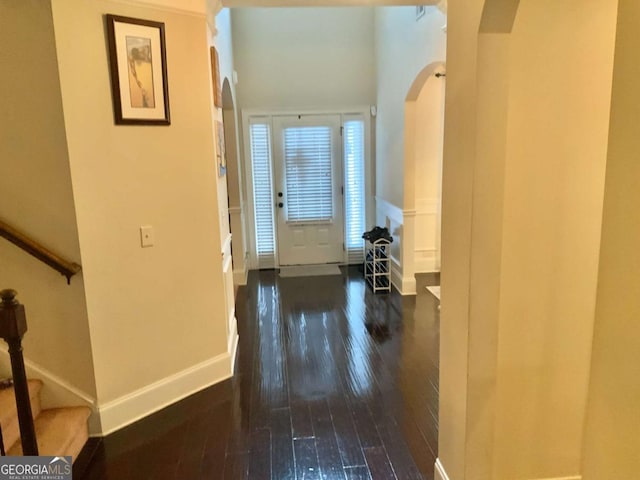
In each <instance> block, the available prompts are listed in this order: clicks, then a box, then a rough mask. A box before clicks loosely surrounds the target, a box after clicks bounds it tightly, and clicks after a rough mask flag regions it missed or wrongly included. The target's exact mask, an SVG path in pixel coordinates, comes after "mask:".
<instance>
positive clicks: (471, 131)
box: [438, 0, 490, 480]
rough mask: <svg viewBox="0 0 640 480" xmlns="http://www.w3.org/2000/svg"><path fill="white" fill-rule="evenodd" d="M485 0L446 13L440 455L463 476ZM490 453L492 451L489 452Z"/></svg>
mask: <svg viewBox="0 0 640 480" xmlns="http://www.w3.org/2000/svg"><path fill="white" fill-rule="evenodd" d="M483 6H484V0H464V1H463V0H457V1H454V0H451V1H450V2H449V7H448V9H447V24H448V26H449V27H448V32H447V95H446V97H445V119H444V125H445V131H444V159H443V176H442V192H443V193H442V274H441V280H440V282H441V289H442V300H441V313H440V389H439V393H440V408H439V417H440V418H439V435H438V457H439V460H440V461H441V462H442V464H443V466H444V468H445V470H446V472H447V473H448V475H449V478H450V479H452V480H461V479H466V478H467V477H466V476H465V470H466V468H467V455H468V452H467V447H466V445H467V423H469V424H470V425H469V429H472V428H473V426H474V423H475V419H473V420H468V419H467V395H468V391H467V375H468V366H469V358H468V354H469V341H470V339H469V289H470V283H469V282H470V263H471V218H472V215H471V212H472V192H473V187H472V185H473V172H474V163H475V154H476V124H477V122H476V115H477V110H476V108H477V107H476V102H477V87H476V82H477V74H478V69H477V63H476V62H477V55H478V31H479V26H480V18H481V15H482V8H483ZM489 454H490V452H489Z"/></svg>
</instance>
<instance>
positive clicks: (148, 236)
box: [140, 225, 154, 248]
mask: <svg viewBox="0 0 640 480" xmlns="http://www.w3.org/2000/svg"><path fill="white" fill-rule="evenodd" d="M153 242H154V238H153V227H152V226H151V225H142V226H141V227H140V244H141V246H142V248H145V247H153Z"/></svg>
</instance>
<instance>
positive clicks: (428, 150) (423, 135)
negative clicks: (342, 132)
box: [402, 62, 446, 283]
mask: <svg viewBox="0 0 640 480" xmlns="http://www.w3.org/2000/svg"><path fill="white" fill-rule="evenodd" d="M445 75H446V74H445V64H444V63H443V62H434V63H431V64H429V65H427V66H426V67H425V68H423V69H422V71H420V73H419V74H418V75H417V76H416V79H415V80H414V82H413V84H412V85H411V87H410V89H409V91H408V93H407V97H406V99H405V131H406V134H405V145H404V152H405V153H404V169H405V170H404V171H405V176H404V205H403V207H404V210H405V211H408V212H415V214H414V215H412V216H407V218H406V219H405V223H404V225H403V233H404V238H403V252H402V256H403V262H402V264H403V270H404V275H405V276H410V275H415V274H422V273H438V272H439V271H440V250H441V242H440V225H441V205H442V156H443V139H444V97H445ZM434 282H435V283H438V279H437V277H436V278H434V279H432V280H431V283H434Z"/></svg>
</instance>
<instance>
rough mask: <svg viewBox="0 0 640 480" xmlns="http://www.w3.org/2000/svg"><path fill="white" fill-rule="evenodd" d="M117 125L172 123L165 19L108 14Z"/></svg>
mask: <svg viewBox="0 0 640 480" xmlns="http://www.w3.org/2000/svg"><path fill="white" fill-rule="evenodd" d="M106 24H107V25H106V26H107V42H108V46H109V64H110V67H111V91H112V95H113V112H114V118H115V123H116V125H170V124H171V120H170V116H169V86H168V83H167V58H166V46H165V30H164V23H161V22H153V21H150V20H142V19H139V18H130V17H121V16H118V15H106Z"/></svg>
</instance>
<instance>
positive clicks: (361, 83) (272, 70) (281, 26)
mask: <svg viewBox="0 0 640 480" xmlns="http://www.w3.org/2000/svg"><path fill="white" fill-rule="evenodd" d="M232 25H233V43H234V52H235V68H236V70H237V71H238V86H237V92H238V106H239V108H241V109H283V108H306V109H309V108H322V109H328V108H332V107H334V108H341V107H347V106H358V105H370V104H373V103H374V102H375V66H374V65H375V64H374V56H373V9H372V8H321V9H318V8H298V9H290V8H275V9H260V8H251V9H236V10H233V11H232Z"/></svg>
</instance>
